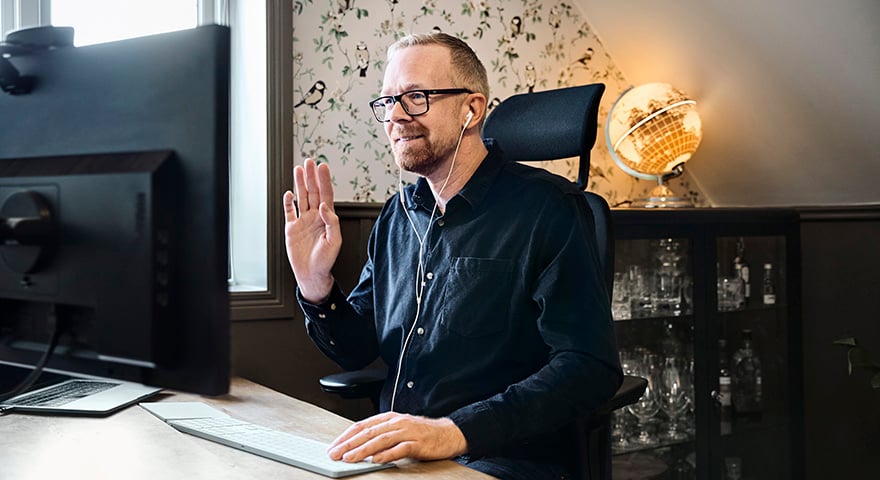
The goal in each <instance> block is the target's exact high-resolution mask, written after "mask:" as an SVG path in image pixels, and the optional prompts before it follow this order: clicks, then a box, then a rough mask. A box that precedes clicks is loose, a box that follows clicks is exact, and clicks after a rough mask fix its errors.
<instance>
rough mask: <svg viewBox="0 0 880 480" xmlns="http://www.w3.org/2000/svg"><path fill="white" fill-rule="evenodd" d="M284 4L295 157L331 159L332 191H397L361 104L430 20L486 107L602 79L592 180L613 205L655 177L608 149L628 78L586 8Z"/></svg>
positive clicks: (379, 137)
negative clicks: (621, 162)
mask: <svg viewBox="0 0 880 480" xmlns="http://www.w3.org/2000/svg"><path fill="white" fill-rule="evenodd" d="M292 13H293V40H292V41H293V55H294V58H293V87H294V93H293V97H294V105H293V108H294V115H293V121H294V128H293V135H294V139H293V140H294V155H295V158H294V161H296V162H297V163H301V162H302V161H303V160H304V159H306V158H310V157H311V158H314V159H315V160H317V161H318V162H326V163H328V164H329V165H330V167H331V171H332V172H333V180H334V187H335V189H336V199H337V201H349V202H384V201H385V200H386V199H387V198H388V197H390V196H392V195H394V194H395V193H396V192H397V186H398V181H397V175H398V173H397V166H396V165H395V163H394V159H393V157H392V155H391V149H390V147H389V145H388V142H387V139H386V137H385V132H384V129H383V128H382V124H380V123H379V122H377V121H376V119H375V118H374V117H373V115H372V113H371V112H370V109H369V107H368V105H367V102H369V101H370V100H371V99H373V98H375V97H376V96H377V94H378V92H379V90H380V89H381V88H382V76H383V74H384V67H385V52H386V49H387V48H388V46H389V45H391V44H392V43H394V41H395V40H397V39H398V38H400V37H401V36H403V35H406V34H409V33H420V32H429V31H434V30H436V31H443V32H446V33H450V34H453V35H456V36H458V37H460V38H462V39H463V40H465V41H467V42H468V43H469V44H470V45H471V47H472V48H473V49H474V51H475V52H476V53H477V55H478V56H479V57H480V59H481V60H482V61H483V64H484V65H485V66H486V70H487V71H488V74H489V85H490V88H491V92H490V99H489V108H490V109H491V108H493V107H494V105H496V104H497V103H499V102H500V101H502V100H504V99H505V98H507V97H509V96H511V95H514V94H518V93H525V92H537V91H541V90H549V89H554V88H561V87H567V86H575V85H584V84H588V83H597V82H599V83H604V84H605V85H606V91H605V94H604V96H603V99H602V104H601V106H600V109H599V124H600V127H599V129H600V130H599V132H598V135H597V140H596V146H595V147H594V148H593V151H592V164H591V167H590V183H589V187H588V189H589V190H591V191H594V192H596V193H599V194H600V195H602V196H604V197H605V199H606V200H607V201H608V203H609V204H611V206H612V207H613V206H625V205H626V204H627V203H628V202H629V201H631V200H632V199H634V198H639V197H641V196H644V195H645V194H646V193H647V192H648V191H650V189H651V188H653V187H654V186H656V183H655V182H652V181H646V180H638V179H636V178H634V177H632V176H630V175H628V174H627V173H625V172H624V171H623V170H621V169H620V168H619V167H618V166H617V165H616V164H615V163H614V160H613V159H612V158H611V156H610V154H609V153H608V150H607V148H606V147H605V132H604V124H605V119H606V117H607V115H608V111H609V109H610V108H611V105H612V104H613V103H614V100H615V99H617V97H618V96H619V95H620V94H621V93H622V92H623V91H624V90H626V88H627V87H629V85H630V84H629V83H628V82H627V80H626V78H625V76H624V75H623V73H622V72H621V71H620V70H618V69H617V67H616V66H615V65H614V62H613V60H612V59H611V57H610V56H609V55H608V52H606V50H605V48H604V47H603V45H602V42H601V40H600V39H599V38H598V37H597V36H596V33H595V32H594V31H593V30H592V29H591V28H590V25H589V24H588V23H587V19H586V18H585V16H584V12H581V11H580V9H579V8H578V7H577V6H575V5H572V4H571V3H567V2H564V1H559V0H479V1H475V0H446V1H443V0H406V1H403V0H295V1H294V2H293V12H292ZM657 81H669V82H670V83H673V84H674V83H675V82H674V79H658V80H657ZM542 166H543V167H544V168H547V169H548V170H551V171H554V172H555V173H558V174H560V175H564V176H566V177H568V178H571V179H574V178H576V176H577V171H576V169H577V164H576V160H575V159H571V160H568V161H558V162H552V163H551V162H546V163H545V164H544V165H542ZM405 175H406V174H405ZM405 180H406V181H413V180H414V178H413V177H409V176H407V177H405ZM670 186H671V187H672V188H673V190H675V191H676V193H678V194H679V195H682V196H686V197H688V198H689V199H691V201H693V202H694V203H695V204H696V205H698V206H701V205H703V204H704V203H705V202H704V198H703V195H702V194H701V193H700V192H699V191H698V190H697V189H696V186H692V185H691V182H690V181H689V179H688V177H687V172H685V174H684V175H683V176H682V177H679V178H677V179H674V180H672V181H671V182H670Z"/></svg>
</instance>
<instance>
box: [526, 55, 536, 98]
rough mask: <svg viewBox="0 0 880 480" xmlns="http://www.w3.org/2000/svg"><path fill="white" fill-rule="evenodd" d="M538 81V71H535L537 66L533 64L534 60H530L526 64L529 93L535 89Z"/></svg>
mask: <svg viewBox="0 0 880 480" xmlns="http://www.w3.org/2000/svg"><path fill="white" fill-rule="evenodd" d="M536 83H538V72H536V71H535V66H534V65H532V62H529V63H528V64H526V87H527V88H528V89H529V93H533V92H534V91H535V84H536Z"/></svg>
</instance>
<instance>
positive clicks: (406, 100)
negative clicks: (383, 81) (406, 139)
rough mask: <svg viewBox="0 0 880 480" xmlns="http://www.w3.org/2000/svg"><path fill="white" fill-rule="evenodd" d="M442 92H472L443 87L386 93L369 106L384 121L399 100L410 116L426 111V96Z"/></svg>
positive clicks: (464, 89) (388, 119) (387, 119)
mask: <svg viewBox="0 0 880 480" xmlns="http://www.w3.org/2000/svg"><path fill="white" fill-rule="evenodd" d="M443 93H474V92H472V91H470V90H468V89H466V88H443V89H440V90H410V91H408V92H403V93H401V94H400V95H386V96H384V97H379V98H377V99H375V100H373V101H371V102H370V108H371V109H372V110H373V115H375V116H376V120H378V121H380V122H382V123H384V122H388V121H391V111H392V110H394V105H395V104H396V103H397V102H400V104H401V105H403V111H404V112H406V114H407V115H409V116H410V117H415V116H418V115H424V114H426V113H428V96H429V95H439V94H443Z"/></svg>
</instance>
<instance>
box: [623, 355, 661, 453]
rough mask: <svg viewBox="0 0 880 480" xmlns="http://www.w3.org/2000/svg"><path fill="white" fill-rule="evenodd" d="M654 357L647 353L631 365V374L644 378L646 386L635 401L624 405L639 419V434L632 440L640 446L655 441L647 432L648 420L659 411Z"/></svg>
mask: <svg viewBox="0 0 880 480" xmlns="http://www.w3.org/2000/svg"><path fill="white" fill-rule="evenodd" d="M654 359H656V355H653V354H650V353H648V354H645V355H643V356H642V357H641V358H640V359H639V361H638V362H637V363H636V364H635V365H634V366H633V375H637V376H640V377H644V378H646V379H647V380H648V386H647V387H646V388H645V393H644V394H642V397H641V398H639V400H638V401H637V402H635V403H633V404H631V405H627V406H626V410H627V411H628V412H629V413H631V414H633V415H635V416H636V418H637V419H638V420H639V423H638V426H639V435H638V436H637V437H636V438H635V439H634V442H635V443H637V444H639V445H641V446H653V445H656V443H657V441H656V440H655V439H654V436H652V435H651V434H650V433H648V421H649V420H650V419H651V418H653V417H654V416H655V415H657V412H659V411H660V404H659V403H658V402H657V391H656V386H657V385H658V383H659V381H658V380H657V379H656V378H655V377H656V371H657V368H656V364H654V361H655V360H654Z"/></svg>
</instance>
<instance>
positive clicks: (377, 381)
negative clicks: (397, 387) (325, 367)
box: [319, 368, 388, 399]
mask: <svg viewBox="0 0 880 480" xmlns="http://www.w3.org/2000/svg"><path fill="white" fill-rule="evenodd" d="M387 376H388V369H387V368H371V369H365V370H355V371H352V372H340V373H334V374H331V375H327V376H325V377H322V378H321V379H320V380H319V383H320V384H321V390H323V391H325V392H328V393H335V394H337V395H339V396H341V397H342V398H348V399H355V398H370V399H374V398H378V397H379V392H380V391H381V390H382V385H383V384H384V383H385V377H387Z"/></svg>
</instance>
